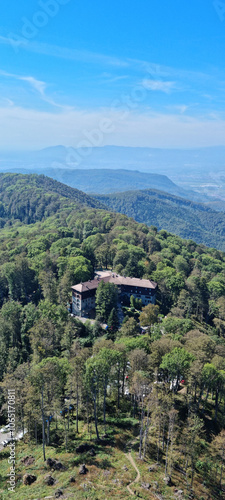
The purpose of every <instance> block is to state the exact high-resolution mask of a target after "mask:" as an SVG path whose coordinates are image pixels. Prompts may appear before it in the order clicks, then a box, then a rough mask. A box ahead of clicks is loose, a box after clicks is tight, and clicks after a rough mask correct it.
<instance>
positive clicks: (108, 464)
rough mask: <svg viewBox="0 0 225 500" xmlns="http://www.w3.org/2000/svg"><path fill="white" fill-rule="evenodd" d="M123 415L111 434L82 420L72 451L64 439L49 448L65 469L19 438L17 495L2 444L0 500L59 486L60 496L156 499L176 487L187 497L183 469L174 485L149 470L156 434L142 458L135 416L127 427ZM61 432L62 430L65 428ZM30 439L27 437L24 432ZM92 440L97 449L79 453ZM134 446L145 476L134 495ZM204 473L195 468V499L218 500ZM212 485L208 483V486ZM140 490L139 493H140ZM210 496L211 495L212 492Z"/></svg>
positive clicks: (27, 498) (35, 497)
mask: <svg viewBox="0 0 225 500" xmlns="http://www.w3.org/2000/svg"><path fill="white" fill-rule="evenodd" d="M121 421H122V418H119V419H116V418H111V421H109V422H108V427H107V436H109V437H108V438H107V439H104V440H101V441H100V442H99V443H97V442H96V439H95V434H94V433H93V434H92V439H90V434H89V433H88V430H87V426H86V424H84V425H83V426H82V424H81V422H80V432H79V435H75V434H74V433H72V432H71V434H70V442H69V446H68V451H67V452H66V451H65V447H64V443H63V440H62V442H61V444H59V445H58V446H57V447H55V446H48V447H46V457H47V458H53V459H56V458H57V459H58V460H59V461H60V462H62V464H63V466H64V469H63V470H60V471H49V470H48V468H47V465H46V463H45V462H44V461H43V454H42V446H41V445H38V446H35V444H34V443H32V442H28V441H27V442H20V443H18V444H17V447H16V459H17V464H16V471H17V485H16V491H15V494H13V493H11V492H8V491H7V483H6V481H7V473H8V471H9V464H8V457H9V451H8V449H7V448H4V449H3V450H2V451H1V452H0V471H1V472H0V474H1V476H0V500H8V499H9V498H12V497H13V495H14V497H15V498H16V500H42V499H44V498H45V497H52V498H55V491H56V490H57V489H61V490H62V491H63V493H64V495H63V497H62V499H66V498H68V499H74V498H75V499H76V500H79V499H81V500H83V499H88V500H89V499H90V500H92V499H93V500H119V499H120V500H121V499H124V500H126V499H127V500H129V499H131V498H142V499H144V500H153V499H156V498H157V497H156V496H155V495H162V498H163V499H165V500H170V499H175V498H176V496H175V488H177V489H178V490H179V489H182V490H183V491H184V495H183V499H188V494H187V489H186V483H185V478H184V476H183V475H182V474H181V472H180V471H178V470H174V472H173V476H172V480H173V485H172V486H171V487H169V486H166V485H165V483H164V481H163V478H164V467H163V465H161V466H156V467H155V469H154V472H149V470H148V469H149V466H150V465H152V464H153V463H154V464H155V451H154V450H155V448H154V435H153V436H151V437H150V439H151V441H152V445H151V446H150V447H149V449H148V452H149V455H148V456H147V458H146V460H140V459H139V458H138V433H137V421H135V420H134V419H127V422H126V424H127V425H126V426H124V425H121V423H122V422H121ZM99 430H100V435H103V434H104V428H103V426H101V425H100V429H99ZM61 431H62V435H63V429H61ZM26 439H28V437H27V436H26ZM84 442H87V443H89V444H90V445H91V446H92V447H93V448H94V449H95V452H96V455H95V456H91V455H90V454H89V453H88V452H85V453H76V451H75V450H76V448H77V446H78V445H80V444H81V443H84ZM129 449H131V450H132V451H131V454H132V457H133V459H134V461H135V463H136V465H137V467H138V469H139V471H140V474H141V479H140V482H139V483H135V484H132V485H131V489H132V490H133V491H134V490H135V491H136V495H135V496H133V495H130V494H129V492H128V490H127V485H128V484H130V483H132V482H133V481H134V480H135V478H136V476H137V472H136V470H135V469H134V468H133V467H132V465H131V463H130V462H129V460H128V458H127V456H126V453H127V452H128V450H129ZM28 455H32V456H33V457H34V463H32V464H31V465H29V466H26V465H24V463H23V461H22V460H23V459H24V457H26V456H28ZM83 463H85V464H86V467H87V468H88V473H87V475H84V476H82V475H80V474H79V468H80V465H81V464H83ZM26 473H28V474H33V475H35V476H37V480H36V481H35V482H34V483H33V484H32V485H31V486H25V485H23V482H22V479H23V476H24V474H26ZM49 474H51V476H52V477H53V478H54V479H55V484H54V485H53V486H47V485H46V484H45V476H46V475H49ZM71 477H75V483H71V482H70V478H71ZM142 483H150V485H151V488H150V490H145V489H144V488H143V487H142V486H141V485H142ZM202 483H203V481H202V476H201V475H200V473H196V476H195V482H194V491H195V496H194V498H195V499H196V500H197V499H198V500H199V499H201V498H202V499H204V500H217V499H219V498H222V496H221V497H220V496H216V495H214V493H213V494H210V491H212V488H211V490H210V487H208V488H206V487H205V486H204V484H202ZM208 486H209V485H208ZM138 495H139V496H138ZM210 495H211V496H210Z"/></svg>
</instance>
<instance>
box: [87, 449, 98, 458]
mask: <svg viewBox="0 0 225 500" xmlns="http://www.w3.org/2000/svg"><path fill="white" fill-rule="evenodd" d="M88 455H90V456H91V457H95V455H96V452H95V450H94V448H91V450H90V451H89V452H88Z"/></svg>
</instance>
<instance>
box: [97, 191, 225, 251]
mask: <svg viewBox="0 0 225 500" xmlns="http://www.w3.org/2000/svg"><path fill="white" fill-rule="evenodd" d="M95 198H96V199H98V200H99V201H100V202H101V203H103V204H104V205H107V206H108V207H109V208H110V209H111V210H115V211H116V212H120V213H123V214H126V215H128V216H129V217H133V218H134V219H135V220H136V221H138V222H143V223H145V224H148V225H154V226H157V228H158V229H166V230H167V231H169V232H172V233H175V234H177V235H179V236H181V237H182V238H186V239H193V240H195V241H197V242H198V243H203V244H204V245H207V246H210V247H214V248H218V249H220V250H223V251H224V250H225V214H224V213H223V212H216V211H214V210H212V209H211V208H209V207H207V206H206V205H203V204H201V203H195V202H192V201H188V200H185V199H183V198H180V197H177V196H174V195H171V194H169V193H164V192H161V191H157V190H153V189H146V190H138V191H127V192H125V193H115V194H110V195H102V196H100V195H96V196H95Z"/></svg>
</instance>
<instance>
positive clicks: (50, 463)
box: [46, 458, 55, 469]
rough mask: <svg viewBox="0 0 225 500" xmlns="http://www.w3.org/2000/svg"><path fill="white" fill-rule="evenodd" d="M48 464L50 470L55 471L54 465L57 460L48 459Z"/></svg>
mask: <svg viewBox="0 0 225 500" xmlns="http://www.w3.org/2000/svg"><path fill="white" fill-rule="evenodd" d="M46 464H47V466H48V467H49V468H50V469H53V465H54V464H55V460H53V459H52V458H47V460H46Z"/></svg>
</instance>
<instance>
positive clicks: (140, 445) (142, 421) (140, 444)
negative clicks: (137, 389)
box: [139, 395, 144, 458]
mask: <svg viewBox="0 0 225 500" xmlns="http://www.w3.org/2000/svg"><path fill="white" fill-rule="evenodd" d="M141 402H142V409H141V427H140V442H139V458H141V457H142V455H141V452H142V443H143V424H144V397H143V395H142V400H141Z"/></svg>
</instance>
